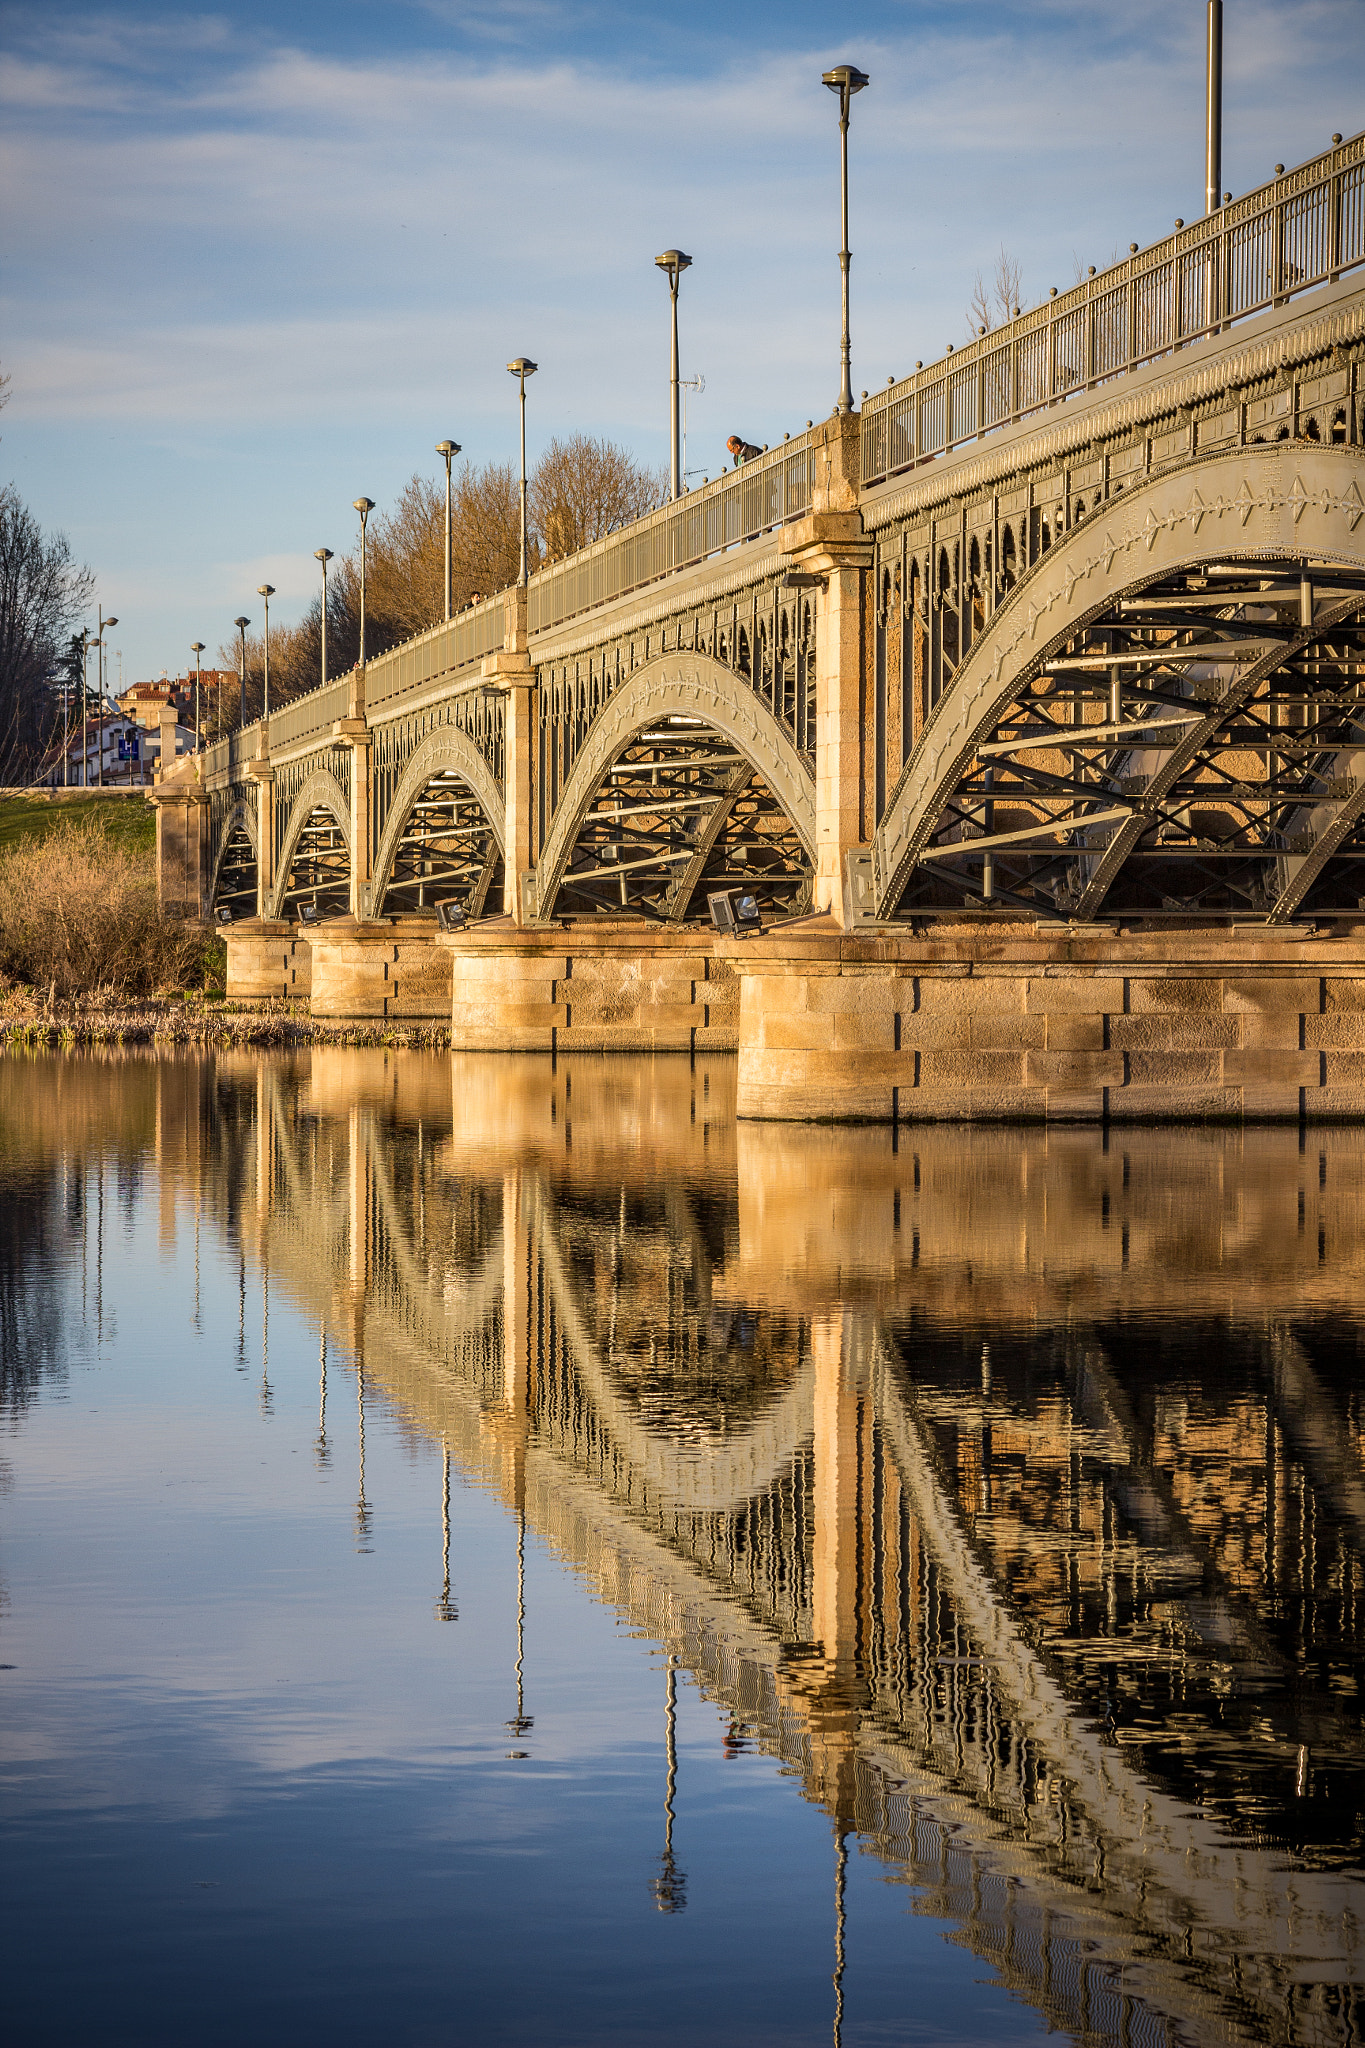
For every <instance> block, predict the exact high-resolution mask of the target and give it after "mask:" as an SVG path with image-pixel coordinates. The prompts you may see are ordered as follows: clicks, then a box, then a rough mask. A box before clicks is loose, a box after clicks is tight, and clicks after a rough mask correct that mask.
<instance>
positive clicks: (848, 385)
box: [824, 64, 869, 412]
mask: <svg viewBox="0 0 1365 2048" xmlns="http://www.w3.org/2000/svg"><path fill="white" fill-rule="evenodd" d="M824 80H825V84H826V85H827V86H828V87H829V89H830V91H831V92H837V93H838V95H839V172H840V185H839V190H840V204H841V214H840V218H841V222H842V225H843V234H844V239H843V247H842V248H841V249H840V251H839V268H840V270H841V271H842V272H843V278H844V332H843V340H842V342H841V344H840V350H839V357H840V362H841V364H842V366H843V383H842V385H841V386H840V390H839V403H838V404H837V405H836V406H835V408H834V410H835V411H836V412H852V410H853V378H852V370H851V367H850V365H851V360H852V359H851V355H850V351H849V345H848V265H849V253H848V110H849V106H850V104H851V102H852V99H853V95H854V93H855V92H861V91H862V89H863V87H864V86H865V85H867V84H868V83H869V80H868V76H867V73H866V72H865V71H860V70H859V69H858V67H857V65H856V64H836V65H835V67H834V69H833V70H832V71H826V72H825V73H824Z"/></svg>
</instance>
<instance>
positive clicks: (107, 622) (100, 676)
mask: <svg viewBox="0 0 1365 2048" xmlns="http://www.w3.org/2000/svg"><path fill="white" fill-rule="evenodd" d="M99 620H100V630H99V634H98V637H97V638H96V641H95V695H96V699H97V702H98V706H99V743H98V744H99V755H98V758H97V761H96V766H95V776H96V780H97V782H98V785H99V787H100V788H101V789H103V787H104V636H105V633H106V632H107V630H108V629H109V627H110V626H116V625H117V624H118V620H117V619H106V618H105V616H104V606H103V605H101V606H100V608H99Z"/></svg>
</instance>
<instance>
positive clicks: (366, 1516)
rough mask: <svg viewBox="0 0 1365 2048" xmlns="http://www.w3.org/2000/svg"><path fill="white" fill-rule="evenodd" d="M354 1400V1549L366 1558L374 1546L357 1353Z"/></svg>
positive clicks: (362, 1371)
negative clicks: (356, 1454) (356, 1423)
mask: <svg viewBox="0 0 1365 2048" xmlns="http://www.w3.org/2000/svg"><path fill="white" fill-rule="evenodd" d="M355 1400H356V1412H357V1415H358V1417H359V1423H360V1440H359V1453H360V1455H359V1492H358V1493H357V1495H356V1503H355V1547H356V1549H357V1550H358V1551H360V1552H362V1553H363V1554H364V1555H365V1556H367V1557H368V1555H369V1554H370V1552H371V1551H372V1550H373V1548H374V1545H373V1544H372V1543H371V1542H370V1536H371V1533H372V1531H371V1516H370V1503H369V1502H368V1501H367V1500H366V1498H365V1360H364V1358H363V1357H361V1356H360V1354H359V1353H357V1355H356V1362H355Z"/></svg>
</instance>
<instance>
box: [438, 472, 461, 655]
mask: <svg viewBox="0 0 1365 2048" xmlns="http://www.w3.org/2000/svg"><path fill="white" fill-rule="evenodd" d="M459 452H460V444H459V442H458V441H451V440H449V439H447V440H444V441H438V442H437V443H436V453H437V454H438V455H443V456H444V457H445V464H446V624H447V625H449V624H450V586H451V582H452V578H453V569H452V564H451V546H452V541H451V527H450V462H451V457H452V456H454V455H458V454H459Z"/></svg>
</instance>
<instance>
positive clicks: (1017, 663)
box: [872, 441, 1365, 917]
mask: <svg viewBox="0 0 1365 2048" xmlns="http://www.w3.org/2000/svg"><path fill="white" fill-rule="evenodd" d="M1305 557H1307V558H1311V559H1313V560H1314V561H1322V562H1326V563H1329V564H1333V565H1335V566H1337V567H1339V568H1344V569H1348V570H1353V571H1365V453H1362V451H1361V450H1360V449H1358V448H1350V447H1341V446H1328V445H1323V444H1318V443H1313V442H1302V441H1298V442H1294V441H1286V442H1279V443H1274V444H1271V445H1268V446H1250V447H1245V448H1238V449H1235V450H1231V451H1229V452H1226V453H1222V454H1217V455H1209V456H1206V457H1203V458H1201V459H1196V460H1195V461H1194V462H1191V463H1187V464H1184V465H1182V466H1181V467H1180V468H1179V469H1177V470H1172V471H1170V472H1167V473H1165V474H1163V475H1160V476H1156V477H1153V478H1152V479H1150V480H1149V481H1148V482H1147V483H1145V484H1143V485H1141V486H1138V487H1136V488H1135V489H1134V490H1133V491H1132V492H1131V493H1127V494H1125V495H1124V496H1123V497H1121V498H1118V499H1111V500H1110V501H1109V502H1108V503H1107V504H1106V505H1105V506H1104V507H1103V508H1101V509H1100V510H1098V511H1097V512H1095V513H1094V514H1093V515H1092V516H1091V517H1090V518H1089V519H1087V520H1085V521H1084V522H1083V523H1082V524H1081V525H1080V526H1078V527H1077V528H1075V529H1073V531H1072V533H1071V534H1070V535H1069V536H1068V537H1067V538H1066V539H1065V540H1064V541H1060V542H1058V543H1057V544H1056V545H1055V546H1054V547H1053V548H1052V549H1051V550H1050V551H1049V552H1048V553H1047V554H1046V555H1044V556H1043V557H1042V559H1041V560H1040V561H1039V562H1038V563H1037V564H1036V565H1035V566H1034V568H1033V569H1032V570H1031V571H1030V572H1029V574H1028V575H1027V576H1026V577H1025V578H1024V579H1023V580H1022V582H1020V583H1019V584H1018V585H1017V587H1016V588H1015V589H1014V590H1013V591H1012V592H1011V593H1010V595H1009V597H1008V598H1007V599H1006V600H1005V601H1004V602H1003V603H1002V604H1001V605H1000V607H999V609H998V610H997V611H996V612H995V614H994V616H993V617H992V618H991V620H990V621H989V623H988V624H987V625H986V626H985V627H984V628H983V629H982V631H981V633H980V635H979V636H978V638H977V640H976V642H975V644H974V645H973V647H972V649H971V651H970V653H969V654H968V655H967V657H966V659H965V660H964V662H963V664H962V667H961V670H960V671H959V674H958V677H957V679H956V681H955V683H954V685H953V688H952V689H951V690H950V691H949V692H948V693H947V694H946V695H945V696H944V697H942V698H941V699H940V700H939V703H938V704H937V705H936V706H935V708H934V711H933V713H932V715H931V717H930V719H929V722H928V724H927V726H926V727H925V731H924V735H923V737H922V739H921V740H920V743H919V745H918V746H917V748H916V750H915V752H914V754H913V755H912V756H911V758H910V760H909V761H908V762H907V763H906V766H905V768H904V769H903V770H902V772H901V775H900V777H899V779H898V781H897V783H896V786H895V788H894V789H893V791H892V793H891V799H890V802H889V805H888V808H887V813H886V816H885V817H884V818H883V820H882V823H881V825H880V827H879V828H878V831H877V834H876V837H875V839H874V841H873V849H872V855H873V877H874V888H875V900H876V909H877V912H878V914H879V915H880V916H882V917H890V916H892V915H893V914H894V912H895V910H896V908H897V906H898V904H899V902H900V899H901V897H902V895H903V893H904V891H905V889H906V886H907V884H908V882H909V878H910V875H911V873H912V871H913V869H914V868H915V866H916V864H917V862H918V859H919V856H920V854H921V853H922V852H923V850H924V849H925V847H926V846H927V844H928V841H929V839H930V836H931V834H932V833H933V831H934V829H935V826H936V822H937V820H938V818H939V816H940V813H941V811H942V809H943V806H944V805H945V803H946V802H947V801H948V800H949V799H950V797H951V795H952V793H953V791H954V789H955V788H956V786H957V784H958V782H959V780H960V778H961V777H962V775H963V774H964V771H965V770H966V769H967V768H968V767H969V765H970V764H971V762H972V761H973V759H974V757H975V754H976V749H977V747H978V746H979V745H980V744H981V743H982V741H983V740H984V739H985V737H986V735H987V734H988V733H989V732H990V730H991V729H992V727H993V725H994V724H995V722H996V720H997V719H998V718H999V717H1000V716H1001V715H1002V714H1003V712H1004V711H1005V710H1006V709H1007V707H1008V706H1009V704H1010V702H1011V700H1012V698H1013V697H1014V695H1015V693H1016V692H1017V691H1018V690H1019V689H1020V687H1021V685H1022V683H1023V682H1024V681H1025V680H1026V679H1027V678H1028V676H1029V675H1030V674H1036V673H1038V672H1040V671H1042V670H1043V669H1044V668H1045V667H1046V665H1047V664H1048V662H1049V661H1052V660H1054V659H1055V658H1057V656H1058V655H1059V654H1060V653H1061V650H1062V649H1063V648H1064V647H1065V645H1066V644H1067V642H1068V641H1069V640H1071V639H1072V638H1074V637H1075V636H1076V635H1077V634H1078V633H1080V632H1081V631H1083V629H1084V628H1085V627H1086V626H1087V625H1088V624H1089V623H1090V622H1091V621H1092V620H1094V619H1096V618H1098V617H1099V616H1100V614H1101V613H1102V612H1103V611H1104V609H1105V607H1106V606H1107V605H1110V604H1112V603H1115V602H1117V601H1118V600H1119V599H1121V598H1122V597H1124V596H1126V595H1129V594H1136V593H1138V592H1140V591H1142V590H1144V589H1146V588H1148V587H1149V586H1151V585H1154V584H1156V583H1159V582H1160V581H1161V580H1162V579H1163V578H1168V577H1170V576H1172V575H1176V574H1179V573H1181V572H1182V571H1194V570H1198V569H1199V568H1200V567H1201V566H1203V565H1205V564H1207V563H1210V562H1222V561H1229V562H1255V561H1257V560H1277V561H1284V560H1286V559H1290V560H1293V559H1303V558H1305ZM1145 794H1146V792H1145V791H1144V795H1145ZM1138 801H1139V800H1138V799H1134V800H1133V801H1132V802H1128V803H1124V804H1122V805H1118V806H1113V807H1111V810H1112V815H1111V816H1110V817H1108V818H1107V819H1105V820H1102V821H1101V822H1109V823H1117V825H1118V831H1117V832H1116V833H1115V834H1114V835H1113V837H1112V839H1111V842H1110V843H1111V844H1114V843H1115V842H1116V841H1117V839H1118V838H1119V836H1120V835H1126V844H1127V845H1131V844H1132V843H1134V841H1135V839H1136V836H1137V829H1140V828H1137V829H1135V828H1134V826H1133V823H1132V818H1133V816H1134V814H1135V813H1136V811H1137V808H1138ZM1335 817H1336V813H1333V819H1334V820H1335ZM1106 852H1107V849H1106ZM1101 858H1102V859H1103V858H1104V855H1103V854H1102V855H1101ZM1109 878H1110V879H1112V873H1111V874H1110V877H1109Z"/></svg>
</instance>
